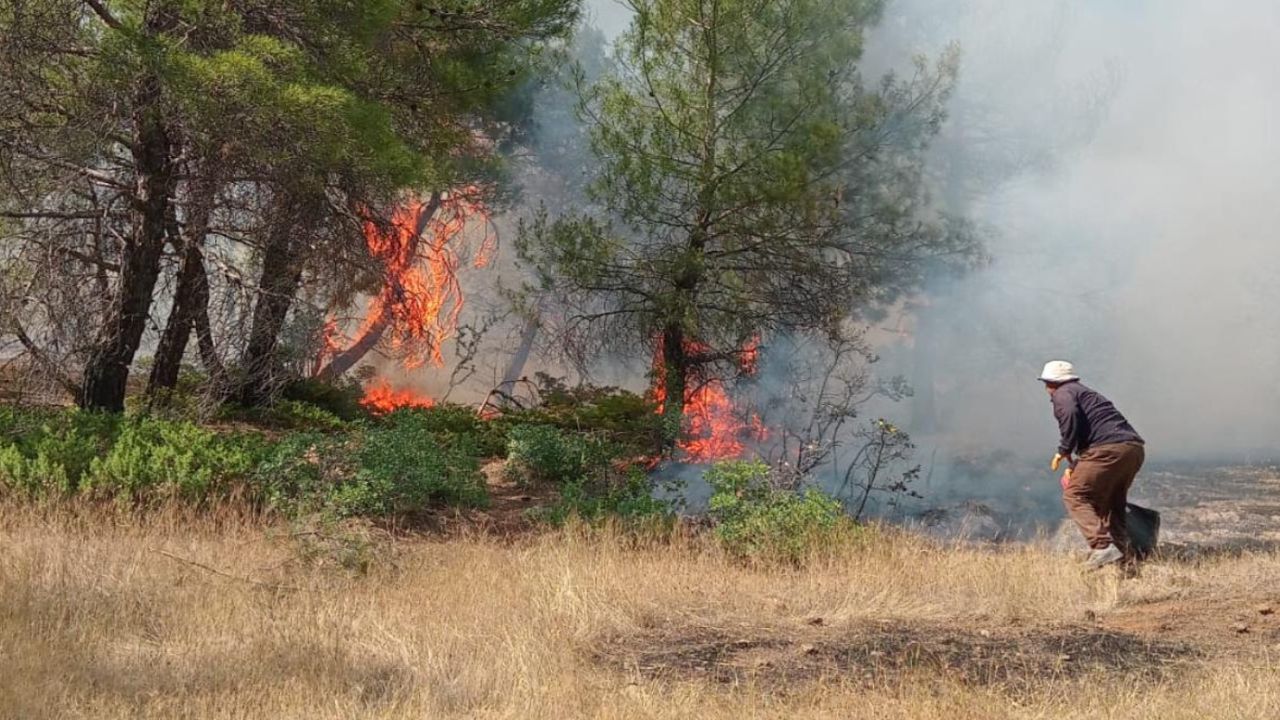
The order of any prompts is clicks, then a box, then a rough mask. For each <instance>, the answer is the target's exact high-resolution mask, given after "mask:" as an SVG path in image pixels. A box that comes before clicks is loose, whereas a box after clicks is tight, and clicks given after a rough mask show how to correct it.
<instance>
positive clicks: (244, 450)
mask: <svg viewBox="0 0 1280 720" xmlns="http://www.w3.org/2000/svg"><path fill="white" fill-rule="evenodd" d="M261 454H262V446H261V442H260V441H259V440H258V439H257V438H256V437H254V436H249V435H219V434H217V433H214V432H212V431H210V430H206V429H204V428H202V427H200V426H198V425H195V424H193V423H190V422H182V421H172V420H163V419H159V418H151V417H140V418H130V419H128V420H126V421H125V422H124V423H122V424H121V426H120V432H119V433H118V435H117V436H116V438H115V440H114V442H113V443H112V444H111V447H110V449H109V450H107V452H106V453H104V454H103V455H101V456H99V457H96V458H94V459H93V461H92V462H91V463H90V464H89V468H88V471H87V473H86V474H85V476H84V480H83V483H82V488H81V489H83V490H86V491H89V492H94V493H101V494H109V495H113V496H116V497H120V498H128V499H131V500H134V501H139V500H144V499H148V498H150V497H155V496H161V497H175V496H176V497H180V498H182V499H184V500H190V501H203V500H206V499H210V498H212V497H215V496H218V495H224V494H226V493H227V492H228V491H229V490H230V489H231V488H232V487H233V486H234V485H235V484H238V483H243V482H244V481H245V480H247V479H249V478H250V476H251V474H252V472H253V470H254V468H255V467H256V466H257V463H258V461H259V458H260V457H261Z"/></svg>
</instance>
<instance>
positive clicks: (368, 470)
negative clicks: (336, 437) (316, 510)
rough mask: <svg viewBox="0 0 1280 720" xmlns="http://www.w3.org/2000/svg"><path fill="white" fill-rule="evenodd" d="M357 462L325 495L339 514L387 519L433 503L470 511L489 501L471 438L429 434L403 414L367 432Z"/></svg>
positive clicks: (417, 418) (412, 417)
mask: <svg viewBox="0 0 1280 720" xmlns="http://www.w3.org/2000/svg"><path fill="white" fill-rule="evenodd" d="M357 458H358V468H357V469H356V472H355V475H354V476H353V477H352V478H351V479H350V480H348V481H347V482H344V483H342V484H340V485H338V486H337V487H335V488H334V489H333V490H332V492H331V494H330V496H329V503H330V507H331V508H332V509H333V510H334V512H336V513H337V514H338V515H342V516H351V515H391V514H401V513H411V512H413V511H416V510H419V509H421V508H424V507H426V506H428V505H429V504H432V503H446V504H450V505H458V506H464V507H475V506H482V505H485V504H486V503H487V502H488V494H487V492H486V490H485V485H484V478H483V476H482V475H481V474H480V463H479V460H478V458H477V452H476V449H475V445H474V442H473V441H472V439H471V437H470V436H467V435H449V434H443V433H441V434H432V433H430V432H428V431H427V430H426V423H425V422H424V419H423V417H422V416H421V415H418V414H409V413H406V414H402V415H400V416H399V417H397V418H395V419H393V420H392V421H391V422H389V423H386V424H384V425H380V426H376V427H372V428H370V429H369V430H368V431H366V433H365V436H364V438H363V442H362V443H361V444H360V448H359V450H358V452H357Z"/></svg>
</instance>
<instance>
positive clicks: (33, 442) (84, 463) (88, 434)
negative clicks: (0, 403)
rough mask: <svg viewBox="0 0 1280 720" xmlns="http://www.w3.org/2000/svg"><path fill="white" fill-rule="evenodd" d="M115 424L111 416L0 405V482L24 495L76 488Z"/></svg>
mask: <svg viewBox="0 0 1280 720" xmlns="http://www.w3.org/2000/svg"><path fill="white" fill-rule="evenodd" d="M118 428H119V419H118V418H117V417H116V416H112V415H104V414H100V413H86V412H80V411H77V410H63V409H26V408H22V409H19V408H12V407H4V408H0V484H3V485H4V486H5V487H8V488H9V489H11V490H13V491H16V492H19V493H22V494H25V495H29V496H36V495H45V494H49V493H65V492H72V491H75V490H76V489H77V488H78V487H79V486H80V483H81V479H82V478H83V477H84V475H85V473H86V472H88V471H89V467H90V465H91V464H92V462H93V461H94V460H95V459H96V458H97V457H99V456H100V455H102V454H103V453H104V452H106V451H107V449H108V448H109V447H110V446H111V444H112V442H113V441H114V439H115V435H116V433H117V432H118Z"/></svg>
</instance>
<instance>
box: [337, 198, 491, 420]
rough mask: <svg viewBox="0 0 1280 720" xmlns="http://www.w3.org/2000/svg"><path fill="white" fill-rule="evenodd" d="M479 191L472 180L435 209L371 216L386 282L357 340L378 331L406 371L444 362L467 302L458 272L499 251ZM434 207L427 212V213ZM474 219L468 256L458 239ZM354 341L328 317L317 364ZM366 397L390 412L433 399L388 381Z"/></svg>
mask: <svg viewBox="0 0 1280 720" xmlns="http://www.w3.org/2000/svg"><path fill="white" fill-rule="evenodd" d="M481 194H482V192H481V190H480V188H477V187H475V186H469V187H466V188H463V189H462V190H460V191H457V192H450V193H446V194H444V195H443V196H442V197H441V198H440V201H439V204H438V206H436V207H434V210H433V208H432V207H430V206H429V205H428V204H426V203H423V202H421V201H418V200H414V201H411V202H409V203H407V204H405V205H403V206H401V207H399V208H397V209H396V210H395V211H394V212H393V213H392V216H391V221H390V223H389V225H388V224H378V223H375V222H373V221H372V220H371V219H370V220H366V222H365V223H364V236H365V243H366V244H367V245H368V248H369V251H370V253H372V255H373V256H374V257H375V258H377V259H378V260H379V261H381V263H382V266H383V270H384V272H385V274H386V280H385V282H384V283H383V285H382V287H381V289H380V290H379V291H378V293H377V294H376V295H374V296H373V297H372V298H371V299H370V301H369V304H368V306H367V307H366V308H365V312H364V317H363V318H362V319H361V321H360V325H359V327H358V329H357V330H356V333H355V335H354V338H365V337H373V338H374V339H375V340H376V341H377V344H378V345H380V346H381V347H382V348H384V349H385V350H387V351H388V352H389V353H390V354H391V355H392V356H394V357H396V358H397V359H398V362H399V364H400V366H401V367H402V368H403V369H405V370H414V369H417V368H420V367H422V366H424V365H427V364H430V365H432V366H434V367H442V366H443V365H444V355H443V347H444V345H445V343H446V342H447V341H448V340H450V339H451V338H453V337H454V336H455V335H456V334H457V331H458V321H459V318H460V317H461V315H462V310H463V306H464V297H463V292H462V286H461V284H460V282H459V280H458V270H459V268H460V267H461V266H462V265H463V264H464V262H468V261H469V262H470V264H472V265H473V266H474V267H476V268H484V267H487V266H488V265H489V263H490V262H492V260H493V257H494V254H495V253H496V251H497V235H496V234H495V233H494V232H493V225H492V224H491V223H490V222H489V211H488V208H487V207H486V206H485V204H484V202H483V200H482V199H481ZM432 210H433V212H432V215H431V216H430V217H424V213H427V212H429V211H432ZM476 219H478V220H480V221H481V224H482V227H483V236H482V237H481V239H480V242H479V244H478V245H477V246H476V247H475V248H474V253H473V254H472V256H471V257H470V258H465V253H466V252H467V251H469V250H470V248H468V247H467V246H466V245H465V244H463V243H462V242H460V236H461V234H462V231H463V230H464V229H465V228H466V227H467V226H468V224H469V223H470V222H471V221H472V220H476ZM419 228H422V232H421V233H420V234H419V232H418V230H419ZM353 342H358V341H356V340H352V339H351V338H347V337H344V336H343V335H342V334H341V333H340V332H339V328H338V322H337V320H336V319H334V318H333V317H330V318H329V320H328V321H327V322H326V324H325V329H324V349H323V351H322V353H323V354H322V356H321V358H320V359H319V362H318V363H317V367H319V365H322V364H323V362H324V360H325V359H326V358H332V357H334V356H336V355H338V354H339V353H341V352H343V350H344V349H345V348H346V347H348V346H351V345H352V343H353ZM370 344H373V343H370ZM363 402H364V404H365V405H366V406H368V407H369V408H371V409H373V410H375V411H382V412H385V411H387V410H390V409H394V408H395V407H429V406H430V405H431V402H432V401H431V399H430V398H427V397H424V396H420V395H418V394H417V393H415V392H413V391H407V390H402V391H394V390H392V389H391V387H390V385H389V384H388V383H387V382H386V381H385V380H383V381H379V382H378V383H377V384H375V385H373V386H370V387H369V388H368V390H367V391H366V393H365V397H364V400H363Z"/></svg>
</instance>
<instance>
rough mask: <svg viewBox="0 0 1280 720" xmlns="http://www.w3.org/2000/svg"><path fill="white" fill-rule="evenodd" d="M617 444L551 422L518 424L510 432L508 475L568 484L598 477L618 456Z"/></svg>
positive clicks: (535, 481) (536, 481) (523, 480)
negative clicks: (571, 430) (563, 428)
mask: <svg viewBox="0 0 1280 720" xmlns="http://www.w3.org/2000/svg"><path fill="white" fill-rule="evenodd" d="M619 455H620V450H619V448H618V446H617V445H615V444H613V443H610V442H609V441H608V440H605V439H602V438H600V437H598V436H595V435H584V434H581V433H576V434H575V433H570V432H566V431H564V430H561V429H560V428H557V427H554V426H552V425H517V426H515V427H513V428H511V430H510V431H509V432H508V433H507V467H506V473H507V477H509V478H511V479H514V480H515V481H517V482H522V483H529V484H533V483H553V484H557V485H568V484H571V483H575V482H582V481H585V480H588V479H590V478H592V477H598V476H600V475H603V474H605V473H606V472H607V471H608V468H609V466H610V464H611V463H612V462H613V461H614V460H615V459H617V458H618V457H619Z"/></svg>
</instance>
